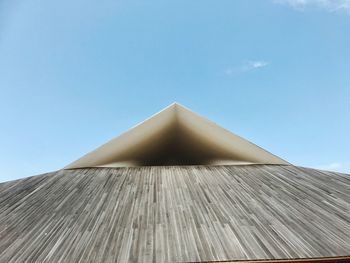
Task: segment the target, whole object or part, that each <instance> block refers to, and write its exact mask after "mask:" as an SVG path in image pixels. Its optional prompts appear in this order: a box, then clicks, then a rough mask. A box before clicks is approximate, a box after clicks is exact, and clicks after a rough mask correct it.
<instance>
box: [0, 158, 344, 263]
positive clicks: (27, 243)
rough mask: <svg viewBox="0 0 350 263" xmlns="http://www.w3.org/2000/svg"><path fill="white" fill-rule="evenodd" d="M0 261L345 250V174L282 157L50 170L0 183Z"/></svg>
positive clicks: (283, 255) (282, 255)
mask: <svg viewBox="0 0 350 263" xmlns="http://www.w3.org/2000/svg"><path fill="white" fill-rule="evenodd" d="M0 222H1V223H0V262H24V261H29V262H128V261H131V262H133V261H139V262H188V261H212V260H240V259H297V258H315V257H334V256H349V255H350V177H349V176H348V175H345V174H340V173H335V172H326V171H319V170H314V169H308V168H301V167H296V166H292V165H241V166H235V165H230V166H149V167H128V168H127V167H122V168H86V169H73V170H59V171H57V172H53V173H48V174H44V175H40V176H34V177H29V178H25V179H21V180H17V181H12V182H7V183H2V184H0Z"/></svg>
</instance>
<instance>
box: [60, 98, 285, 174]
mask: <svg viewBox="0 0 350 263" xmlns="http://www.w3.org/2000/svg"><path fill="white" fill-rule="evenodd" d="M257 163H260V164H288V163H287V162H286V161H284V160H282V159H281V158H279V157H277V156H275V155H273V154H271V153H269V152H267V151H266V150H264V149H262V148H260V147H258V146H257V145H255V144H253V143H251V142H249V141H247V140H245V139H243V138H241V137H239V136H237V135H235V134H233V133H231V132H229V131H227V130H225V129H223V128H221V127H220V126H218V125H216V124H215V123H213V122H211V121H209V120H207V119H205V118H203V117H201V116H199V115H197V114H195V113H194V112H192V111H190V110H188V109H187V108H185V107H183V106H181V105H179V104H176V103H175V104H172V105H170V106H169V107H167V108H166V109H164V110H162V111H161V112H159V113H158V114H156V115H154V116H152V117H151V118H149V119H147V120H146V121H144V122H142V123H141V124H139V125H137V126H136V127H134V128H132V129H130V130H129V131H127V132H126V133H124V134H122V135H120V136H119V137H116V138H114V139H112V140H111V141H109V142H107V143H106V144H104V145H102V146H101V147H99V148H97V149H96V150H94V151H92V152H90V153H88V154H86V155H85V156H83V157H82V158H80V159H78V160H77V161H75V162H73V163H71V164H69V165H68V166H66V167H65V168H66V169H70V168H83V167H122V166H150V165H151V166H157V165H213V164H220V165H222V164H226V165H227V164H230V165H233V164H257Z"/></svg>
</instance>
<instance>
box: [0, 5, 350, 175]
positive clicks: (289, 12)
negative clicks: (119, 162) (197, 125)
mask: <svg viewBox="0 0 350 263" xmlns="http://www.w3.org/2000/svg"><path fill="white" fill-rule="evenodd" d="M0 91H1V92H0V112H1V119H0V120H1V122H0V125H1V126H0V166H1V173H0V181H6V180H12V179H16V178H20V177H26V176H30V175H34V174H40V173H44V172H48V171H52V170H57V169H60V168H62V167H63V166H65V165H66V164H68V163H70V162H71V161H73V160H75V159H77V158H78V157H80V156H82V155H83V154H85V153H87V152H88V151H90V150H92V149H94V148H96V147H97V146H99V145H100V144H102V143H104V142H105V141H107V140H109V139H110V138H112V137H114V136H116V135H118V134H120V133H121V132H123V131H125V130H127V129H128V128H130V127H131V126H133V125H135V124H137V123H138V122H140V121H142V120H143V119H145V118H147V117H149V116H150V115H152V114H153V113H155V112H157V111H159V110H161V109H162V108H163V107H165V106H167V105H168V104H170V103H172V102H174V101H178V102H179V103H181V104H183V105H185V106H187V107H189V108H191V109H192V110H193V111H195V112H197V113H199V114H201V115H203V116H206V117H207V118H209V119H211V120H213V121H215V122H216V123H218V124H219V125H221V126H223V127H225V128H227V129H229V130H231V131H233V132H235V133H237V134H239V135H241V136H242V137H244V138H246V139H248V140H250V141H252V142H254V143H256V144H258V145H259V146H261V147H263V148H265V149H267V150H268V151H270V152H272V153H274V154H276V155H278V156H280V157H282V158H284V159H286V160H288V161H289V162H291V163H293V164H296V165H302V166H311V167H317V168H324V169H333V170H337V171H344V172H350V136H349V134H350V117H349V116H350V1H349V0H339V1H337V0H335V1H324V0H323V1H321V0H303V1H301V0H289V1H288V0H281V1H276V0H275V1H274V0H250V1H247V0H220V1H207V0H202V1H188V0H176V1H175V0H171V1H164V0H162V1H161V0H147V1H140V0H127V1H126V0H119V1H114V0H113V1H112V0H106V1H91V0H75V1H68V0H61V1H52V0H46V1H39V0H33V1H28V0H25V1H16V0H15V1H14V0H3V1H1V2H0Z"/></svg>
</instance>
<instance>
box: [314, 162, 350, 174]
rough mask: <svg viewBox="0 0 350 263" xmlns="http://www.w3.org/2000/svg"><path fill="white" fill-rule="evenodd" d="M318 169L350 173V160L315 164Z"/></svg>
mask: <svg viewBox="0 0 350 263" xmlns="http://www.w3.org/2000/svg"><path fill="white" fill-rule="evenodd" d="M315 168H316V169H320V170H327V171H334V172H343V173H350V161H348V162H332V163H329V164H324V165H317V166H315Z"/></svg>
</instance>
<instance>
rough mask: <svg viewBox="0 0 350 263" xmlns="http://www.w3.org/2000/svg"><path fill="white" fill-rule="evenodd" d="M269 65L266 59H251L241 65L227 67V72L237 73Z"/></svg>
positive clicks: (228, 73)
mask: <svg viewBox="0 0 350 263" xmlns="http://www.w3.org/2000/svg"><path fill="white" fill-rule="evenodd" d="M268 65H270V63H269V62H267V61H264V60H250V61H246V62H244V63H242V65H241V66H240V67H237V68H228V69H226V70H225V74H226V75H233V74H235V73H240V72H247V71H252V70H256V69H260V68H264V67H267V66H268Z"/></svg>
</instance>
